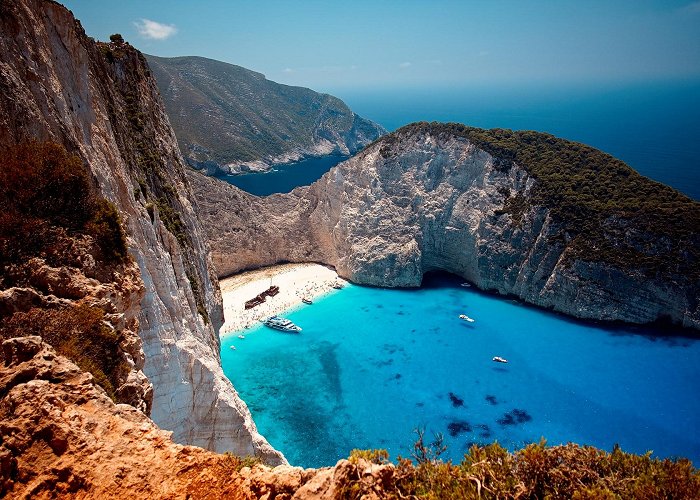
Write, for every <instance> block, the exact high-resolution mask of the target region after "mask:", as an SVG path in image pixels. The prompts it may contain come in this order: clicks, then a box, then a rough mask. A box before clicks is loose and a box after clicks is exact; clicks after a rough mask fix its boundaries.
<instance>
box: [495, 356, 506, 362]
mask: <svg viewBox="0 0 700 500" xmlns="http://www.w3.org/2000/svg"><path fill="white" fill-rule="evenodd" d="M493 361H495V362H496V363H507V362H508V360H507V359H506V358H502V357H500V356H494V357H493Z"/></svg>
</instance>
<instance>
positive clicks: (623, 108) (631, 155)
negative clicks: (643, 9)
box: [224, 81, 700, 200]
mask: <svg viewBox="0 0 700 500" xmlns="http://www.w3.org/2000/svg"><path fill="white" fill-rule="evenodd" d="M331 93H333V94H334V95H337V96H338V97H340V98H342V99H343V100H344V101H345V102H346V103H347V104H348V106H350V108H351V109H352V110H353V111H355V112H356V113H358V114H359V115H360V116H363V117H365V118H368V119H370V120H374V121H376V122H377V123H380V124H381V125H383V126H384V127H385V128H387V129H388V130H390V131H392V130H395V129H397V128H399V127H401V126H402V125H406V124H407V123H411V122H415V121H423V120H424V121H441V122H450V121H452V122H459V123H464V124H466V125H471V126H475V127H481V128H510V129H513V130H537V131H540V132H549V133H551V134H554V135H556V136H559V137H563V138H566V139H570V140H572V141H577V142H582V143H584V144H588V145H590V146H593V147H596V148H598V149H601V150H603V151H605V152H607V153H610V154H611V155H613V156H615V157H617V158H620V159H621V160H623V161H625V162H627V164H629V165H630V166H631V167H632V168H634V169H636V170H637V171H638V172H640V173H642V174H643V175H646V176H647V177H651V178H652V179H655V180H657V181H659V182H663V183H664V184H668V185H670V186H673V187H674V188H676V189H678V190H679V191H681V192H683V193H685V194H687V195H688V196H690V197H692V198H695V199H696V200H700V81H697V82H677V83H664V84H662V83H655V84H648V83H647V84H637V85H626V86H621V85H618V86H610V85H608V86H576V87H572V86H562V87H554V86H533V85H522V86H519V87H505V86H490V87H480V88H477V87H470V88H437V89H417V90H397V89H387V90H347V89H340V90H335V91H332V92H331ZM343 159H344V158H343V157H324V158H318V159H309V160H305V161H303V162H300V163H299V164H296V165H291V166H283V167H278V169H277V170H278V171H279V172H276V173H273V174H248V175H244V176H225V177H224V180H226V181H228V182H230V183H232V184H235V185H237V186H239V187H241V188H242V189H244V190H246V191H249V192H251V193H253V194H258V195H263V196H264V195H268V194H271V193H280V192H287V191H291V190H292V189H293V188H294V187H296V186H301V185H306V184H310V183H311V182H313V181H314V180H316V179H318V178H319V177H320V176H321V175H323V173H325V172H326V171H328V170H329V169H330V168H331V167H332V166H333V165H335V164H336V163H338V162H339V161H341V160H343ZM329 160H330V161H329ZM296 167H298V168H296ZM280 174H281V175H280Z"/></svg>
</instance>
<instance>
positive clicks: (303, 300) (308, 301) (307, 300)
mask: <svg viewBox="0 0 700 500" xmlns="http://www.w3.org/2000/svg"><path fill="white" fill-rule="evenodd" d="M301 301H302V302H303V303H304V304H308V305H311V304H313V301H312V300H311V299H307V298H306V297H303V298H302V299H301Z"/></svg>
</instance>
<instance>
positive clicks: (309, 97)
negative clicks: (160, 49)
mask: <svg viewBox="0 0 700 500" xmlns="http://www.w3.org/2000/svg"><path fill="white" fill-rule="evenodd" d="M146 58H147V59H148V63H149V65H150V67H151V68H152V70H153V74H154V76H155V77H156V81H157V83H158V87H159V88H160V92H161V95H162V96H163V101H164V103H165V109H166V111H167V112H168V116H169V117H170V122H171V123H172V126H173V129H174V130H175V135H176V136H177V139H178V142H179V144H180V148H181V149H182V153H183V154H184V155H185V158H186V159H187V161H188V162H189V163H190V165H192V166H194V167H196V168H203V169H204V170H205V171H206V172H208V173H209V174H213V173H218V172H233V173H237V172H240V171H246V170H254V171H262V170H267V169H269V168H270V167H271V166H272V165H274V164H277V163H288V162H292V161H297V160H299V159H301V158H303V157H308V156H321V155H326V154H330V153H341V154H345V155H349V154H353V153H355V152H357V151H358V150H359V149H361V148H362V147H363V146H365V145H366V144H369V143H370V142H372V141H373V140H375V139H376V138H377V137H379V136H380V135H382V134H384V133H386V130H384V129H383V128H382V127H381V126H380V125H377V124H376V123H373V122H371V121H369V120H366V119H364V118H362V117H360V116H358V115H356V114H355V113H353V112H352V111H351V110H350V108H348V107H347V106H346V105H345V103H344V102H343V101H341V100H340V99H338V98H337V97H333V96H330V95H328V94H319V93H317V92H314V91H313V90H310V89H307V88H303V87H293V86H289V85H282V84H279V83H275V82H272V81H270V80H267V79H266V78H265V76H264V75H262V74H260V73H256V72H255V71H250V70H248V69H245V68H242V67H240V66H235V65H233V64H228V63H224V62H221V61H215V60H212V59H206V58H204V57H171V58H165V57H156V56H146Z"/></svg>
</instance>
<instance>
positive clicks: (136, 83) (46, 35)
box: [0, 0, 284, 463]
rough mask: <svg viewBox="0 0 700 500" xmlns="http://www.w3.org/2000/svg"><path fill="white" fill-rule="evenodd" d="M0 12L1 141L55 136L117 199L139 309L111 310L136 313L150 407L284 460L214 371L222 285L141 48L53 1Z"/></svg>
mask: <svg viewBox="0 0 700 500" xmlns="http://www.w3.org/2000/svg"><path fill="white" fill-rule="evenodd" d="M0 14H1V15H0V145H9V144H14V143H18V142H21V141H25V140H29V139H37V140H53V141H55V142H58V143H60V144H63V145H64V146H65V147H66V149H68V150H69V151H70V152H72V153H75V154H77V155H78V156H79V157H80V158H81V159H82V160H83V161H84V162H85V164H86V165H87V166H88V168H89V170H90V172H91V174H92V177H93V179H94V182H95V183H96V185H97V186H98V188H99V190H100V191H101V193H102V195H103V196H104V197H105V198H107V199H109V200H110V201H112V202H113V203H114V204H115V205H116V206H117V208H118V209H119V211H120V213H121V216H122V219H123V221H124V224H125V229H126V230H127V233H128V246H129V254H130V255H131V257H132V258H133V260H134V262H135V263H136V265H137V266H138V271H139V272H140V280H142V288H140V289H139V293H140V295H138V297H139V298H140V300H139V301H138V304H137V306H136V309H137V310H134V308H133V307H132V308H131V309H130V310H129V307H131V306H130V305H129V304H128V301H126V302H125V305H124V307H123V309H124V310H123V311H115V314H119V313H124V314H133V315H135V316H136V318H137V320H138V334H139V336H140V339H141V341H142V349H141V346H140V345H137V346H136V350H137V351H138V352H142V353H143V354H142V355H141V356H140V357H141V358H142V360H143V362H142V366H143V373H145V375H146V376H147V377H148V379H149V380H150V383H152V384H153V393H152V398H153V405H152V409H151V418H152V419H153V420H154V421H155V422H156V423H157V424H158V425H160V426H161V427H162V428H164V429H167V430H171V431H173V437H174V439H175V440H176V441H177V442H180V443H185V444H195V445H199V446H204V447H207V448H209V449H212V450H217V451H233V452H235V453H238V454H241V455H259V456H262V457H263V458H264V459H265V460H267V461H269V462H271V463H280V462H283V461H284V459H283V457H282V456H281V455H280V454H279V453H277V452H276V451H274V450H273V449H272V448H271V447H270V446H269V445H268V444H267V442H266V441H265V440H264V438H262V436H260V435H259V434H258V433H257V430H256V428H255V425H254V424H253V422H252V420H251V417H250V413H249V412H248V409H247V408H246V406H245V404H244V403H243V401H242V400H241V399H240V398H239V397H238V395H237V393H236V391H235V390H234V389H233V387H232V386H231V383H230V382H229V381H228V379H226V377H225V376H224V374H223V372H222V370H221V366H220V359H219V341H218V335H217V332H218V328H219V326H220V325H221V324H222V322H223V312H222V306H221V294H220V291H219V287H218V282H217V278H216V274H215V272H214V270H213V267H212V264H211V260H210V257H209V248H208V246H207V243H206V241H205V238H204V231H203V230H202V227H201V225H200V223H199V222H198V220H197V219H196V217H195V215H194V208H193V202H192V199H191V190H190V187H189V185H188V182H187V178H186V175H185V165H184V162H183V160H182V157H181V155H180V152H179V149H178V146H177V142H176V140H175V136H174V134H173V132H172V129H171V128H170V124H169V122H168V118H167V116H166V114H165V111H164V109H163V106H162V103H161V100H160V96H159V94H158V89H157V87H156V83H155V80H154V79H153V77H152V75H151V72H150V70H149V68H148V66H147V64H146V61H145V59H144V57H143V56H142V55H141V53H139V52H138V51H136V50H135V49H133V48H132V47H131V46H129V45H128V44H124V43H120V42H117V43H111V44H97V43H96V42H95V41H94V40H93V39H91V38H89V37H87V36H86V35H85V33H84V31H83V29H82V27H81V25H80V23H79V22H77V21H76V20H75V19H74V18H73V16H72V14H71V13H70V12H69V11H68V10H67V9H65V8H64V7H62V6H61V5H59V4H56V3H53V2H48V1H41V0H21V1H12V2H3V3H2V4H0ZM135 357H136V358H139V356H138V355H136V356H135ZM137 368H138V367H137ZM144 380H145V378H144ZM144 383H147V381H145V382H144ZM137 406H138V405H137ZM144 408H145V406H144Z"/></svg>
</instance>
